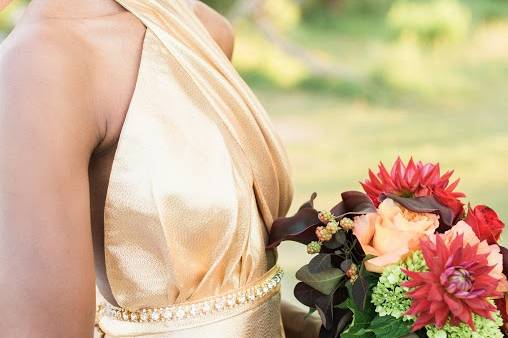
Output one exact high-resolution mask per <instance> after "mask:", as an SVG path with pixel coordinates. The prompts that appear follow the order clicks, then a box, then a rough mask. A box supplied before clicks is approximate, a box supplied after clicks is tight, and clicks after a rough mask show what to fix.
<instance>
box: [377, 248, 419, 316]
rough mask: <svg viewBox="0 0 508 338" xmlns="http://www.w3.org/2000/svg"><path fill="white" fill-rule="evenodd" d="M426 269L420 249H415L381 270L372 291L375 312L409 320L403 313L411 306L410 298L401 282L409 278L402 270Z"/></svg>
mask: <svg viewBox="0 0 508 338" xmlns="http://www.w3.org/2000/svg"><path fill="white" fill-rule="evenodd" d="M402 269H407V270H410V271H417V272H421V271H427V270H428V268H427V264H426V263H425V259H424V258H423V255H422V253H421V251H419V250H418V251H415V252H414V253H412V254H411V255H410V256H408V257H407V258H406V259H405V260H404V261H401V262H400V264H398V265H392V266H389V267H387V268H385V270H384V271H383V273H382V274H381V277H379V281H378V283H377V285H376V286H375V287H374V290H373V292H372V303H373V304H374V305H375V306H376V312H377V313H378V314H379V315H380V316H392V317H395V318H401V317H403V318H404V320H411V319H412V318H411V317H409V316H404V313H405V312H406V311H407V310H408V309H409V307H410V306H411V300H410V299H409V298H408V297H407V296H406V292H407V291H408V289H407V288H405V287H403V286H401V284H402V283H403V282H405V281H407V280H409V278H408V277H407V276H406V274H405V273H404V272H403V271H402Z"/></svg>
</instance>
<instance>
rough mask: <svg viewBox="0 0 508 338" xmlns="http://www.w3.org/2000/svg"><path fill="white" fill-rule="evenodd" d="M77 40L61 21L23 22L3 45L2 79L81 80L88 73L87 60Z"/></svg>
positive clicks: (0, 48) (0, 52) (0, 59)
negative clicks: (50, 22) (61, 25)
mask: <svg viewBox="0 0 508 338" xmlns="http://www.w3.org/2000/svg"><path fill="white" fill-rule="evenodd" d="M76 39H77V35H76V34H72V32H70V31H68V30H67V31H65V30H62V27H60V26H59V25H58V24H28V25H20V27H17V28H16V29H15V30H14V32H13V33H12V34H11V35H10V36H9V37H8V38H7V39H6V40H5V41H4V42H3V43H2V45H1V46H0V67H2V72H0V76H1V78H2V79H3V80H6V78H8V79H9V80H11V81H12V80H14V81H15V82H17V81H24V82H26V83H25V84H26V85H41V84H50V83H54V84H58V83H62V80H64V83H65V84H68V83H69V82H72V81H77V80H79V78H80V77H81V76H84V75H85V74H86V71H85V70H86V68H87V62H86V54H84V53H83V52H84V51H85V48H84V47H82V44H80V41H76ZM33 80H39V81H35V83H34V82H33ZM42 80H44V82H43V83H41V81H42ZM47 81H49V82H50V83H48V82H47Z"/></svg>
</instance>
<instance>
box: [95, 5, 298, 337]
mask: <svg viewBox="0 0 508 338" xmlns="http://www.w3.org/2000/svg"><path fill="white" fill-rule="evenodd" d="M117 1H118V2H119V3H120V4H121V5H122V6H124V7H125V8H126V9H127V10H128V11H130V12H131V13H132V14H134V15H135V16H137V17H138V18H139V19H140V20H141V21H142V22H143V23H144V25H145V26H146V27H147V30H146V35H145V38H144V43H143V51H142V56H141V63H140V69H139V74H138V79H137V83H136V87H135V91H134V94H133V98H132V101H131V104H130V107H129V110H128V112H127V116H126V119H125V122H124V125H123V128H122V132H121V135H120V139H119V142H118V147H117V150H116V153H115V158H114V161H113V167H112V171H111V177H110V180H109V186H108V191H107V196H106V204H105V213H104V240H105V259H106V272H107V276H108V281H109V284H110V285H111V289H112V293H113V295H114V298H115V300H116V301H117V303H118V304H119V305H120V306H121V307H123V308H126V309H129V310H136V309H139V308H142V307H163V306H167V305H171V304H178V303H183V302H189V301H195V300H200V299H203V298H207V297H211V296H214V295H220V294H224V293H226V292H228V291H230V290H234V289H237V288H241V287H244V286H245V285H248V284H250V283H254V282H255V281H256V280H258V279H259V278H261V277H262V276H263V275H264V274H265V273H266V271H267V270H268V269H269V268H270V265H271V264H270V262H269V260H268V259H267V254H266V253H265V244H266V241H267V235H268V231H269V230H270V229H269V228H270V225H271V224H272V222H273V220H274V218H276V217H279V216H282V215H284V214H285V213H286V212H287V210H288V208H289V205H290V201H291V195H292V188H291V183H290V180H289V177H288V164H287V159H286V155H285V153H284V151H283V149H282V147H281V145H280V143H279V141H278V139H277V137H276V135H274V132H273V130H272V126H271V124H270V121H269V119H268V117H267V114H266V112H265V111H264V109H263V108H262V106H261V105H260V104H259V102H258V101H257V99H256V98H255V96H254V95H253V93H252V92H251V90H250V89H249V88H248V87H247V85H246V84H245V83H244V82H243V81H242V80H241V78H240V77H239V76H238V74H237V73H236V71H235V70H234V68H233V67H232V65H231V64H230V62H229V60H227V58H226V57H225V55H224V54H223V52H222V50H220V48H219V47H218V46H217V44H216V43H215V41H214V40H213V39H212V38H211V36H210V35H209V33H208V32H207V30H206V28H205V27H203V25H202V24H201V22H200V21H199V19H198V18H197V17H196V16H195V15H194V13H193V11H192V10H191V8H190V7H189V6H188V4H187V3H186V2H185V0H117ZM120 62H121V60H120ZM277 304H278V297H273V298H271V300H270V301H268V302H266V304H265V305H264V306H263V307H262V308H260V309H257V311H254V309H251V310H250V312H249V311H247V312H244V313H242V314H238V316H233V317H230V318H229V319H223V321H225V322H223V323H222V324H221V325H222V326H221V325H218V324H215V325H216V326H215V328H216V329H211V331H208V333H209V334H208V335H209V337H215V336H214V335H213V333H214V332H215V331H217V332H215V334H216V336H217V337H225V336H227V335H223V334H221V332H219V331H224V332H227V330H228V329H227V327H229V329H230V330H231V329H233V328H235V327H236V328H237V329H238V330H236V329H234V330H235V331H237V332H239V333H238V335H233V336H231V337H258V336H257V335H255V334H254V335H252V334H253V333H252V332H253V331H252V326H251V325H252V324H253V323H255V322H256V318H264V319H259V320H257V322H258V324H256V325H264V324H263V320H265V321H266V322H265V324H267V325H270V326H271V327H273V326H274V324H273V320H274V319H273V318H276V322H277V320H278V321H279V323H278V324H280V313H278V311H279V310H278V305H277ZM267 311H268V312H267ZM246 313H251V314H255V313H257V314H255V315H254V316H255V318H254V317H252V315H248V314H246ZM270 315H271V316H270ZM242 316H243V317H242ZM235 318H236V319H235ZM259 321H261V322H259ZM228 323H230V324H231V325H230V324H228ZM249 323H250V324H249ZM224 324H225V325H226V326H224ZM99 325H100V326H101V328H102V329H103V331H105V332H106V333H107V334H109V336H111V337H116V336H118V337H120V336H122V337H123V336H150V337H152V335H150V334H152V333H153V332H158V333H157V334H158V335H153V337H202V336H203V335H202V334H203V332H205V331H206V326H205V329H204V330H205V331H203V328H202V329H197V327H198V326H202V325H198V324H196V325H195V326H196V329H195V332H194V333H193V329H192V328H187V329H186V332H185V333H182V332H183V331H178V332H180V333H177V332H176V331H175V332H173V331H171V330H170V329H162V328H157V329H153V328H151V329H147V330H148V331H150V332H152V331H153V332H152V333H150V332H142V331H143V330H141V332H140V331H139V330H140V327H142V326H138V327H137V328H136V329H134V328H132V330H133V331H132V332H129V330H130V329H129V327H131V326H129V325H133V324H132V323H131V324H127V323H113V324H111V323H109V324H108V323H107V322H103V323H99ZM217 325H218V326H217ZM220 327H222V328H221V329H219V328H220ZM165 330H166V331H167V332H166V333H164V332H165ZM200 330H201V331H200ZM241 332H251V333H249V334H247V333H245V334H243V333H241ZM273 332H278V333H273ZM210 334H211V335H210ZM259 334H261V332H259ZM279 334H280V335H282V333H281V332H280V325H278V326H277V325H275V329H274V330H272V333H269V335H264V336H259V337H279V336H280V335H279ZM109 336H108V335H107V337H109Z"/></svg>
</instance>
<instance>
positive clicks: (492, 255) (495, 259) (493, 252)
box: [430, 221, 508, 293]
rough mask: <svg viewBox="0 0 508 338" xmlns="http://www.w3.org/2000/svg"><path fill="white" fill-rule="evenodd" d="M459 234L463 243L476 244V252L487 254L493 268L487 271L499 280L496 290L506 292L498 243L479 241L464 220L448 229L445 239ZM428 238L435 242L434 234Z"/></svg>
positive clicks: (506, 283)
mask: <svg viewBox="0 0 508 338" xmlns="http://www.w3.org/2000/svg"><path fill="white" fill-rule="evenodd" d="M460 234H462V235H463V236H464V243H467V244H470V245H476V244H478V253H479V254H480V255H482V254H488V256H487V260H488V262H489V265H491V266H494V269H493V270H492V271H491V272H490V273H489V275H491V276H492V277H493V278H495V279H497V280H499V286H498V288H497V291H499V292H503V293H504V292H508V281H507V280H506V276H505V275H504V274H503V255H502V254H501V249H500V248H499V245H497V244H491V245H489V243H488V242H487V241H486V240H484V241H480V240H479V239H478V236H476V234H475V232H474V231H473V229H472V228H471V226H470V225H469V224H467V223H466V222H464V221H460V222H458V223H457V224H456V225H454V226H453V227H452V228H451V229H450V230H448V231H447V232H445V241H446V242H447V243H450V242H451V241H452V240H453V239H454V238H455V237H457V235H460ZM430 238H431V240H432V241H434V242H435V236H430Z"/></svg>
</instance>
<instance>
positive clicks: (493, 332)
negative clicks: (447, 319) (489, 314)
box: [426, 312, 503, 338]
mask: <svg viewBox="0 0 508 338" xmlns="http://www.w3.org/2000/svg"><path fill="white" fill-rule="evenodd" d="M493 317H494V320H490V319H488V318H485V317H481V316H478V315H476V314H474V315H473V322H474V325H475V326H476V331H472V330H471V328H470V327H469V326H468V325H467V324H464V323H461V324H460V325H458V326H451V325H449V324H446V325H445V326H443V328H442V329H437V328H436V327H435V326H434V325H429V326H427V327H426V329H427V335H428V336H429V338H503V333H502V332H501V329H500V326H501V325H503V320H502V319H501V316H500V315H499V313H498V312H496V313H495V314H494V315H493Z"/></svg>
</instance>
